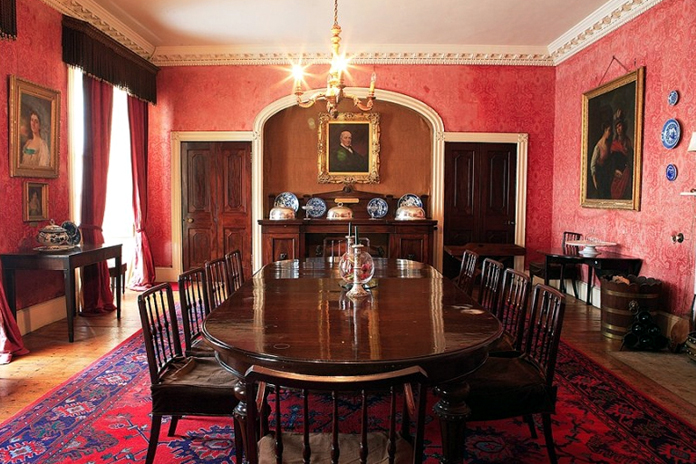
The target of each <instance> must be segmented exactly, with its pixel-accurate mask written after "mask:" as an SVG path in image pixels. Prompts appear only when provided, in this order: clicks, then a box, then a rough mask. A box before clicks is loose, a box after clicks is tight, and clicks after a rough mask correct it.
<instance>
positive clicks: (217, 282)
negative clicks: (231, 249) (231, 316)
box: [205, 257, 232, 311]
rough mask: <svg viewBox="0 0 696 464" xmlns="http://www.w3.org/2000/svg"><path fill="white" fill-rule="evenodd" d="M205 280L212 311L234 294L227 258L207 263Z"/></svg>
mask: <svg viewBox="0 0 696 464" xmlns="http://www.w3.org/2000/svg"><path fill="white" fill-rule="evenodd" d="M205 280H206V286H207V288H208V301H209V303H210V310H211V311H212V310H213V309H215V308H217V307H218V306H220V304H222V302H223V301H225V300H226V299H227V298H229V296H230V295H231V294H232V287H231V285H230V271H229V266H228V265H227V259H225V257H222V258H218V259H214V260H212V261H206V262H205Z"/></svg>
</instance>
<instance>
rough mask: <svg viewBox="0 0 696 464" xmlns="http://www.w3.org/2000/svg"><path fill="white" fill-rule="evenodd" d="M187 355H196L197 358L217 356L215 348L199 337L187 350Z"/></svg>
mask: <svg viewBox="0 0 696 464" xmlns="http://www.w3.org/2000/svg"><path fill="white" fill-rule="evenodd" d="M186 356H194V357H196V358H212V357H215V349H214V348H213V347H212V346H210V345H208V344H207V343H205V341H204V340H203V339H200V338H199V339H197V340H195V341H194V342H193V346H191V349H190V350H187V351H186Z"/></svg>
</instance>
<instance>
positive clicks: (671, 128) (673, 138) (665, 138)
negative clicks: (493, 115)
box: [662, 119, 681, 149]
mask: <svg viewBox="0 0 696 464" xmlns="http://www.w3.org/2000/svg"><path fill="white" fill-rule="evenodd" d="M680 138H681V126H680V125H679V121H677V120H676V119H668V120H667V122H666V123H665V125H664V126H663V127H662V145H663V146H664V147H665V148H668V149H672V148H674V147H676V146H677V144H678V143H679V139H680Z"/></svg>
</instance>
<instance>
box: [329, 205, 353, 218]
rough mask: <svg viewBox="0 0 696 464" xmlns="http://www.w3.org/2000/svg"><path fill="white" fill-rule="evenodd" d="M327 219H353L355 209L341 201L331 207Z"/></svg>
mask: <svg viewBox="0 0 696 464" xmlns="http://www.w3.org/2000/svg"><path fill="white" fill-rule="evenodd" d="M326 219H334V220H345V219H353V210H352V209H350V208H348V207H347V206H343V203H339V204H338V205H337V206H334V207H333V208H331V209H330V210H329V212H328V213H326Z"/></svg>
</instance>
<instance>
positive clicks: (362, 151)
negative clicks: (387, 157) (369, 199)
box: [318, 113, 380, 184]
mask: <svg viewBox="0 0 696 464" xmlns="http://www.w3.org/2000/svg"><path fill="white" fill-rule="evenodd" d="M379 138H380V128H379V114H378V113H338V115H337V116H336V117H335V118H333V117H331V116H330V115H329V114H328V113H320V114H319V144H318V149H319V160H318V164H319V176H318V182H319V183H320V184H328V183H344V184H353V183H364V184H378V183H379V166H380V159H379V151H380V142H379Z"/></svg>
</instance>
